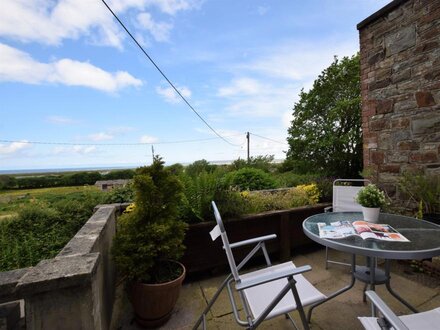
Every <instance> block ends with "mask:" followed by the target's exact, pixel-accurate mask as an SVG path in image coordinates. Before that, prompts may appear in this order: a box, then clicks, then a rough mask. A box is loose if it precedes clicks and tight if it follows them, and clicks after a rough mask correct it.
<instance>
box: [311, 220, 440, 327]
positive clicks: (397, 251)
mask: <svg viewBox="0 0 440 330" xmlns="http://www.w3.org/2000/svg"><path fill="white" fill-rule="evenodd" d="M358 220H363V216H362V213H360V212H328V213H321V214H316V215H313V216H311V217H308V218H307V219H305V220H304V222H303V230H304V233H305V234H306V236H308V237H309V238H310V239H312V240H313V241H315V242H317V243H319V244H321V245H324V246H327V247H329V248H332V249H335V250H338V251H343V252H348V253H350V254H351V255H352V257H351V283H350V284H349V285H348V286H346V287H344V288H342V289H340V290H338V291H336V292H335V293H333V294H331V295H329V296H328V297H327V299H325V300H324V301H320V302H319V303H316V304H314V305H312V306H311V307H310V309H309V313H308V319H309V321H310V319H311V316H312V310H313V309H314V308H315V307H317V306H319V305H320V304H322V303H324V302H326V301H328V300H330V299H333V298H334V297H336V296H338V295H340V294H341V293H343V292H345V291H347V290H349V289H350V288H352V287H353V286H354V284H355V281H356V279H357V280H360V281H361V282H364V283H365V288H364V292H365V290H366V289H367V287H368V286H369V287H370V289H371V290H374V287H375V285H378V284H385V285H386V288H387V289H388V291H389V292H390V293H391V294H392V295H393V296H394V297H395V298H396V299H398V300H399V301H400V302H401V303H403V304H404V305H405V306H407V307H408V308H409V309H411V310H412V311H413V312H417V310H416V309H415V308H414V307H413V306H411V305H410V304H409V303H408V302H407V301H405V300H404V299H403V298H402V297H400V296H399V295H398V294H397V293H396V292H395V291H394V290H393V289H392V288H391V286H390V261H391V260H393V259H401V260H402V259H406V260H408V259H426V258H432V257H434V256H438V255H440V226H437V225H435V224H432V223H430V222H427V221H423V220H418V219H415V218H411V217H406V216H402V215H395V214H387V213H381V214H380V215H379V221H378V222H377V223H380V224H387V225H390V226H391V227H393V228H394V229H396V230H397V231H398V232H399V233H401V234H402V235H403V236H405V237H406V238H407V239H408V240H409V242H389V241H388V242H386V241H381V240H377V239H366V240H364V239H362V238H360V237H358V236H349V237H346V238H342V239H325V238H321V237H319V231H318V226H317V223H318V222H323V223H326V224H330V223H332V222H336V221H350V222H354V221H358ZM357 255H360V256H365V257H367V258H366V259H367V263H366V266H359V265H356V256H357ZM377 258H382V259H385V270H382V269H380V268H377ZM364 301H365V293H364ZM373 313H374V310H373Z"/></svg>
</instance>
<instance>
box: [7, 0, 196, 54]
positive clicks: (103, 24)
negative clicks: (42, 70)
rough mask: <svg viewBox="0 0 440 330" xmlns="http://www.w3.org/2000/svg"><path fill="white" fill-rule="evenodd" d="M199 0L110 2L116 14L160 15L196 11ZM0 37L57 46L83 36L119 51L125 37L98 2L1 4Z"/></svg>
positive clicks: (44, 0)
mask: <svg viewBox="0 0 440 330" xmlns="http://www.w3.org/2000/svg"><path fill="white" fill-rule="evenodd" d="M201 2H202V1H200V0H113V1H111V0H110V1H108V3H109V6H110V7H111V8H112V9H113V11H114V12H116V13H117V14H120V13H123V12H125V11H127V10H129V9H137V10H144V9H145V8H147V7H151V6H155V7H157V8H158V9H159V10H160V11H162V12H163V13H166V14H168V15H175V14H176V13H177V12H179V11H184V10H191V9H196V8H199V6H200V4H201ZM0 36H3V37H8V38H12V39H14V40H19V41H22V42H38V43H42V44H48V45H59V44H61V43H62V41H63V40H64V39H78V38H80V37H83V36H85V37H86V38H89V39H90V40H89V41H92V42H94V43H96V44H100V45H107V46H113V47H117V48H122V40H123V39H124V38H125V34H124V33H123V31H122V30H121V29H120V28H119V26H118V25H117V24H116V22H115V21H114V19H113V17H112V15H111V14H110V12H109V11H108V9H107V8H106V7H105V5H104V4H103V3H102V2H101V1H91V0H59V1H47V0H2V1H1V10H0Z"/></svg>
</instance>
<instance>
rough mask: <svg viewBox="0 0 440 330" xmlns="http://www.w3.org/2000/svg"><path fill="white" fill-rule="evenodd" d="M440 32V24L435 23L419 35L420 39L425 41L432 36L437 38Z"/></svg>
mask: <svg viewBox="0 0 440 330" xmlns="http://www.w3.org/2000/svg"><path fill="white" fill-rule="evenodd" d="M439 34H440V28H439V26H436V25H434V26H433V27H431V28H429V29H427V30H425V31H423V32H422V33H420V35H419V37H420V40H422V41H425V40H428V39H431V38H437V37H438V35H439Z"/></svg>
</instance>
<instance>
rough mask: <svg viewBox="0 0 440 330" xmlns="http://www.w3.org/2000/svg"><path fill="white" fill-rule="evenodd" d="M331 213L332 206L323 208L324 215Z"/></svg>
mask: <svg viewBox="0 0 440 330" xmlns="http://www.w3.org/2000/svg"><path fill="white" fill-rule="evenodd" d="M328 212H333V206H327V207H324V213H328Z"/></svg>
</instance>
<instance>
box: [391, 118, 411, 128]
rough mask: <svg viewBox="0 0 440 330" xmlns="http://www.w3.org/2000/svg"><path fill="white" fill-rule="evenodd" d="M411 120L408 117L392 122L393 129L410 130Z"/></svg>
mask: <svg viewBox="0 0 440 330" xmlns="http://www.w3.org/2000/svg"><path fill="white" fill-rule="evenodd" d="M409 124H410V120H409V118H408V117H402V118H397V119H393V120H391V128H408V127H409Z"/></svg>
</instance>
